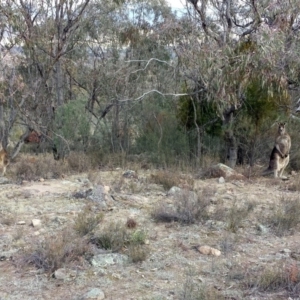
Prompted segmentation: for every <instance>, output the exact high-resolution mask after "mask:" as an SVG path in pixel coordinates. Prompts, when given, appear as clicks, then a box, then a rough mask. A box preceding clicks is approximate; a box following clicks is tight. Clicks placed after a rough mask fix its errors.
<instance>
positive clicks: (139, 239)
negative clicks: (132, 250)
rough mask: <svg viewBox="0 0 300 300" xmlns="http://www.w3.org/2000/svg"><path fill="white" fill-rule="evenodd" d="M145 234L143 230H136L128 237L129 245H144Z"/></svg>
mask: <svg viewBox="0 0 300 300" xmlns="http://www.w3.org/2000/svg"><path fill="white" fill-rule="evenodd" d="M146 238H147V233H146V231H145V230H136V231H134V232H133V233H132V234H131V235H130V240H129V244H132V245H143V244H145V241H146Z"/></svg>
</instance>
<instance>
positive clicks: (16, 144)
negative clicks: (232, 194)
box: [0, 0, 300, 169]
mask: <svg viewBox="0 0 300 300" xmlns="http://www.w3.org/2000/svg"><path fill="white" fill-rule="evenodd" d="M183 2H184V1H183ZM185 4H186V5H185V9H184V10H182V11H181V12H175V11H173V10H172V9H171V8H170V7H169V6H168V4H167V2H166V1H165V0H147V1H141V0H111V1H106V0H105V1H104V0H80V1H76V0H75V1H72V0H52V1H50V0H34V1H33V0H32V1H26V0H5V1H1V4H0V49H1V51H0V55H1V64H0V138H1V141H2V144H3V146H4V147H7V145H8V144H9V152H10V154H11V157H12V158H14V157H15V156H16V155H17V154H18V153H19V151H20V150H22V151H33V150H34V151H36V152H49V151H54V154H55V158H57V159H58V158H64V157H66V156H68V155H69V154H70V152H72V151H75V152H80V153H82V152H84V153H85V154H86V155H87V156H89V157H91V158H92V159H93V165H101V164H103V163H104V162H105V160H106V157H108V156H110V157H114V161H115V162H116V163H120V162H122V161H124V160H126V161H131V160H139V161H141V162H145V163H151V164H153V165H154V166H163V167H169V166H178V167H182V166H192V167H193V168H200V167H205V166H207V165H209V164H211V163H212V162H215V161H216V162H220V161H221V162H226V163H228V164H229V165H230V166H232V167H234V166H235V165H236V164H250V165H251V166H253V165H254V164H255V163H260V162H262V163H264V164H267V161H268V155H269V154H270V151H271V148H272V146H273V142H274V134H275V132H276V130H277V125H276V121H286V122H288V131H289V133H290V134H291V136H292V142H293V148H292V152H291V167H292V168H294V169H299V168H300V160H299V158H300V157H299V156H300V154H299V153H298V152H297V148H298V147H299V142H298V141H297V140H298V135H299V127H300V123H299V121H300V118H299V117H298V116H297V108H298V107H297V101H298V99H299V98H300V56H299V50H300V48H299V45H300V35H299V33H300V2H299V1H298V0H289V1H286V0H284V1H283V0H259V1H258V0H202V1H198V0H188V1H186V3H185ZM299 110H300V108H299ZM33 131H34V132H36V133H37V135H38V141H39V147H38V148H37V147H36V146H34V149H32V148H33V147H32V146H30V147H28V146H25V147H23V145H24V144H25V142H26V141H28V136H29V135H30V133H32V132H33ZM9 142H10V143H9Z"/></svg>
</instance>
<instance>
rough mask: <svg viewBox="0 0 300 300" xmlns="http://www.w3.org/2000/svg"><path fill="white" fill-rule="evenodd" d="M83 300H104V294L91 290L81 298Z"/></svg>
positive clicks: (97, 290) (99, 290)
mask: <svg viewBox="0 0 300 300" xmlns="http://www.w3.org/2000/svg"><path fill="white" fill-rule="evenodd" d="M82 299H83V300H92V299H93V300H103V299H105V294H104V292H103V291H102V290H101V289H98V288H93V289H91V290H90V291H89V292H87V293H86V294H85V295H84V296H83V298H82Z"/></svg>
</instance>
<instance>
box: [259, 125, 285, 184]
mask: <svg viewBox="0 0 300 300" xmlns="http://www.w3.org/2000/svg"><path fill="white" fill-rule="evenodd" d="M285 124H286V123H285V122H284V123H278V132H277V135H276V139H275V145H274V148H273V150H272V153H271V156H270V163H269V167H268V169H266V170H265V171H264V173H263V175H265V174H267V173H269V172H270V171H273V172H274V177H275V178H277V177H278V175H279V178H283V179H286V177H283V176H282V174H283V171H284V169H285V168H286V166H287V165H288V163H289V161H290V154H289V153H290V149H291V137H290V136H289V134H288V133H287V132H286V130H285Z"/></svg>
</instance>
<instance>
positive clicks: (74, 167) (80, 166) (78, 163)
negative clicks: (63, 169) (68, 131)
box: [67, 151, 92, 173]
mask: <svg viewBox="0 0 300 300" xmlns="http://www.w3.org/2000/svg"><path fill="white" fill-rule="evenodd" d="M67 162H68V164H69V167H70V171H73V172H76V173H82V172H87V171H89V170H90V169H92V164H91V159H90V158H89V156H87V155H86V154H85V153H84V152H82V151H79V152H74V151H72V152H71V153H70V154H69V156H68V158H67Z"/></svg>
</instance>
